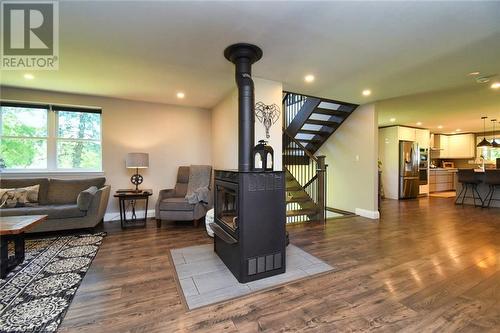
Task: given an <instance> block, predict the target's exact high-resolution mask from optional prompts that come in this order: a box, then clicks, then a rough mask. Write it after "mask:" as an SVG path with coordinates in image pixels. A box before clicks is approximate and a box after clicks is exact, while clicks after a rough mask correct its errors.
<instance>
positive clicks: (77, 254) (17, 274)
mask: <svg viewBox="0 0 500 333" xmlns="http://www.w3.org/2000/svg"><path fill="white" fill-rule="evenodd" d="M104 236H105V233H96V234H79V235H71V236H59V237H57V236H54V237H50V238H40V239H32V240H26V257H25V260H24V262H23V263H22V264H20V265H19V266H17V267H16V268H15V269H14V270H13V271H11V272H10V273H9V274H8V275H7V277H6V278H5V279H3V280H2V279H0V332H55V331H56V330H57V328H58V327H59V325H60V324H61V321H62V319H63V318H64V315H65V314H66V311H67V310H68V308H69V305H70V304H71V301H72V299H73V297H74V295H75V293H76V290H77V289H78V286H79V285H80V283H81V281H82V279H83V277H84V276H85V273H86V272H87V270H88V269H89V266H90V264H91V262H92V260H93V259H94V257H95V255H96V254H97V251H98V250H99V246H100V245H101V242H102V240H103V238H104Z"/></svg>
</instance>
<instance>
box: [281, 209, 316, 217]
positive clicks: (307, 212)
mask: <svg viewBox="0 0 500 333" xmlns="http://www.w3.org/2000/svg"><path fill="white" fill-rule="evenodd" d="M317 213H318V211H317V210H316V209H297V210H288V211H287V212H286V216H300V215H315V214H317Z"/></svg>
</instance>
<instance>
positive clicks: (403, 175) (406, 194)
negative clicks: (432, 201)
mask: <svg viewBox="0 0 500 333" xmlns="http://www.w3.org/2000/svg"><path fill="white" fill-rule="evenodd" d="M419 154H420V151H419V149H418V143H416V142H413V141H399V198H400V199H411V198H416V197H417V196H418V193H419V185H420V181H419V170H418V169H419V162H420V157H419Z"/></svg>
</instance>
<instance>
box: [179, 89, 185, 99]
mask: <svg viewBox="0 0 500 333" xmlns="http://www.w3.org/2000/svg"><path fill="white" fill-rule="evenodd" d="M184 97H186V95H185V94H184V93H183V92H182V91H179V92H178V93H177V98H181V99H182V98H184Z"/></svg>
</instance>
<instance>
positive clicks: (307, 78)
mask: <svg viewBox="0 0 500 333" xmlns="http://www.w3.org/2000/svg"><path fill="white" fill-rule="evenodd" d="M304 81H306V82H307V83H311V82H313V81H314V75H312V74H308V75H306V76H304Z"/></svg>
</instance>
